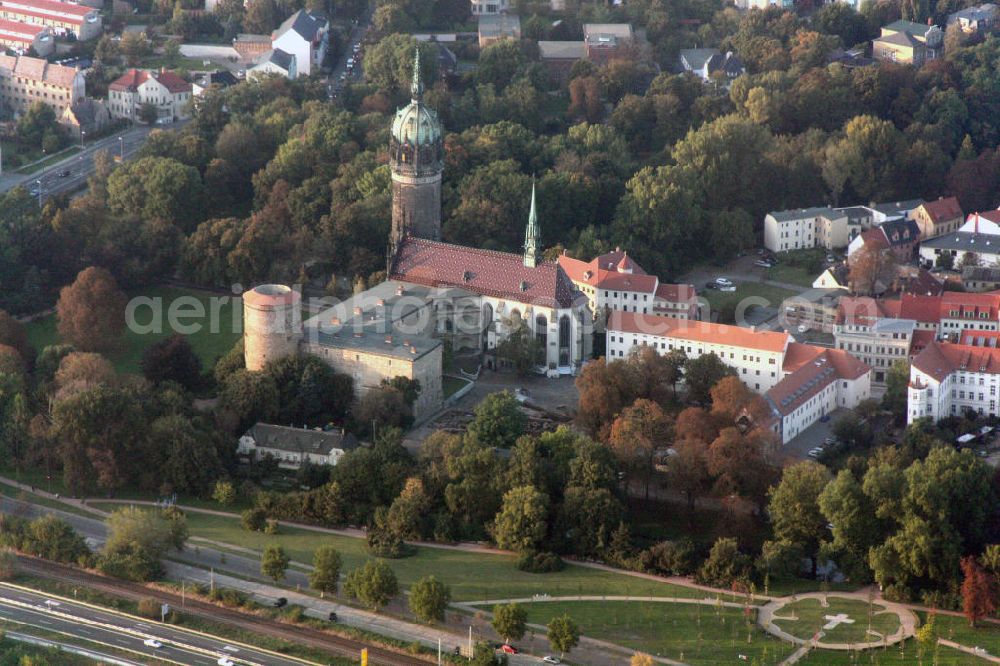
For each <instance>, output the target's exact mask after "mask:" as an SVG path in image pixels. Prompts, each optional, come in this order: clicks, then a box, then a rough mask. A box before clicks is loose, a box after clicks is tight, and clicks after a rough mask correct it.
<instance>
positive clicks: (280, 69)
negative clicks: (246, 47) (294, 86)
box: [247, 49, 299, 81]
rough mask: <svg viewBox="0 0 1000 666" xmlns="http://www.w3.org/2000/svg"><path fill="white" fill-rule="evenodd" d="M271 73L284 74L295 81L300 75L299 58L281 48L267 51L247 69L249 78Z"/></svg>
mask: <svg viewBox="0 0 1000 666" xmlns="http://www.w3.org/2000/svg"><path fill="white" fill-rule="evenodd" d="M269 75H277V76H283V77H285V78H286V79H288V80H290V81H294V80H295V79H296V78H298V76H299V71H298V59H297V58H296V57H295V56H294V55H292V54H291V53H286V52H285V51H282V50H281V49H272V50H270V51H266V52H265V53H264V55H262V56H261V57H260V58H258V59H257V63H256V64H255V65H254V66H253V67H251V68H250V69H249V70H247V78H248V79H256V78H260V77H266V76H269Z"/></svg>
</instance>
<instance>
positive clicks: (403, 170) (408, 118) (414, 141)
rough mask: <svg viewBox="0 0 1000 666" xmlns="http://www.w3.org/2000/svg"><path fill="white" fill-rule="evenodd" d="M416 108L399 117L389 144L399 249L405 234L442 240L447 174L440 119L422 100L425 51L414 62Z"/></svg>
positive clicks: (413, 104) (411, 106)
mask: <svg viewBox="0 0 1000 666" xmlns="http://www.w3.org/2000/svg"><path fill="white" fill-rule="evenodd" d="M410 92H411V93H412V99H411V100H410V103H409V104H408V105H406V106H405V107H403V108H402V109H400V110H399V111H397V112H396V118H395V119H394V120H393V121H392V132H391V138H390V140H389V166H390V167H391V169H392V238H391V244H392V245H393V246H395V245H396V244H397V243H398V242H399V240H400V239H401V238H402V237H403V235H404V234H409V235H411V236H416V237H418V238H429V239H431V240H439V239H440V238H441V172H442V171H443V170H444V144H443V143H442V140H441V123H440V122H439V121H438V117H437V113H435V112H434V110H433V109H431V108H429V107H427V106H426V105H425V104H424V103H423V101H422V99H423V92H424V85H423V83H422V82H421V80H420V50H419V49H418V50H417V52H416V56H415V58H414V62H413V84H412V85H411V87H410Z"/></svg>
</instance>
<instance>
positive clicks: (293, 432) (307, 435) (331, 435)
mask: <svg viewBox="0 0 1000 666" xmlns="http://www.w3.org/2000/svg"><path fill="white" fill-rule="evenodd" d="M245 434H246V435H248V436H250V437H252V438H253V440H254V444H255V445H256V446H257V448H267V449H276V450H278V451H287V452H289V453H311V454H313V455H318V456H328V455H330V452H331V451H333V450H334V449H340V450H342V451H350V450H352V449H356V448H358V440H357V439H355V438H354V435H352V434H351V433H349V432H348V433H345V432H344V431H342V430H329V431H327V430H309V429H306V428H290V427H287V426H280V425H272V424H270V423H257V424H255V425H254V426H253V427H251V428H250V429H249V430H247V431H246V433H245Z"/></svg>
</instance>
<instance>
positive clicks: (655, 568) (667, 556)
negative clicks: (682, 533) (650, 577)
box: [639, 539, 695, 576]
mask: <svg viewBox="0 0 1000 666" xmlns="http://www.w3.org/2000/svg"><path fill="white" fill-rule="evenodd" d="M639 564H640V568H641V569H642V570H643V571H648V572H650V573H657V574H666V575H672V576H687V575H688V574H690V573H692V572H693V571H694V569H695V551H694V544H693V543H692V542H691V540H690V539H681V540H679V541H661V542H660V543H657V544H654V545H652V546H650V547H649V548H647V549H646V550H644V551H642V552H641V553H639Z"/></svg>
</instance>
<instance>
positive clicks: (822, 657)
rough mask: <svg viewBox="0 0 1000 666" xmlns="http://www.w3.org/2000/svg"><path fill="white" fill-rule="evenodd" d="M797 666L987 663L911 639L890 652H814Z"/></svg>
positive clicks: (957, 665)
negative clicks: (801, 665) (927, 646)
mask: <svg viewBox="0 0 1000 666" xmlns="http://www.w3.org/2000/svg"><path fill="white" fill-rule="evenodd" d="M798 663H799V664H803V666H913V665H914V664H918V665H919V664H925V665H926V666H981V665H982V664H985V663H986V662H985V661H983V660H982V659H979V658H977V657H973V656H972V655H971V654H965V653H963V652H960V651H958V650H954V649H952V648H949V647H945V646H943V645H938V646H936V647H932V648H924V647H922V646H921V645H920V644H919V643H917V641H915V640H913V639H910V640H908V641H904V642H902V643H900V644H898V645H893V646H892V647H889V648H885V649H877V650H865V651H863V652H843V651H834V650H813V651H812V652H810V653H809V654H807V655H806V656H805V657H803V658H802V659H800V660H799V661H798Z"/></svg>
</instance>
